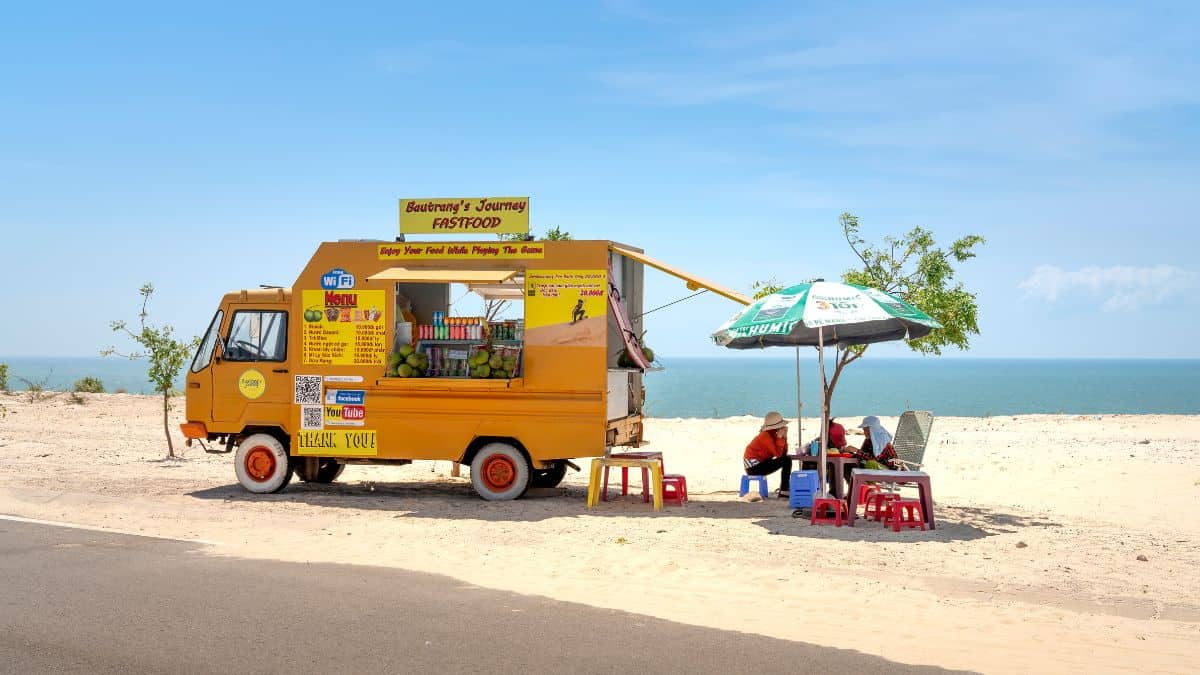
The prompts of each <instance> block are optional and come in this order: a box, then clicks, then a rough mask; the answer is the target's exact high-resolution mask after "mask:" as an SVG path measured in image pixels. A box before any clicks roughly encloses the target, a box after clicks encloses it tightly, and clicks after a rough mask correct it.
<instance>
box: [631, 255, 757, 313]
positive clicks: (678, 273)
mask: <svg viewBox="0 0 1200 675" xmlns="http://www.w3.org/2000/svg"><path fill="white" fill-rule="evenodd" d="M608 250H610V251H614V252H616V253H620V254H621V255H623V256H625V257H626V258H629V259H630V260H636V261H638V262H640V263H642V264H643V265H649V266H650V267H653V268H654V269H656V270H659V271H661V272H666V273H667V274H670V275H671V276H673V277H678V278H680V279H683V280H684V281H685V282H687V287H688V288H689V289H691V290H693V291H698V290H700V289H701V288H705V289H708V290H710V291H712V292H713V293H716V294H717V295H719V296H721V297H724V298H729V299H730V300H733V301H734V302H740V303H742V304H743V305H748V304H750V303H751V302H754V300H752V299H751V298H750V297H748V296H746V295H742V294H741V293H738V292H737V291H734V290H731V289H728V288H725V287H724V286H720V285H718V284H714V283H713V282H711V281H706V280H704V279H701V278H700V277H698V276H695V275H693V274H689V273H687V272H684V271H683V270H681V269H678V268H675V267H671V266H670V265H668V264H666V263H664V262H659V261H657V260H655V259H654V258H651V257H650V256H648V255H646V254H645V253H639V252H637V251H634V250H632V249H628V248H625V247H624V246H621V245H620V244H610V245H609V247H608Z"/></svg>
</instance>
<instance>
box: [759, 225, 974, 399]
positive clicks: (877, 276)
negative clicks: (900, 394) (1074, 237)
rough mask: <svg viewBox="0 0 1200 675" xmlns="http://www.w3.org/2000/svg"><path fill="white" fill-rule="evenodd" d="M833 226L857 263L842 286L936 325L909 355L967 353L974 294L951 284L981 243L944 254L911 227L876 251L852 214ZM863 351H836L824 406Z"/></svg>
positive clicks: (764, 288)
mask: <svg viewBox="0 0 1200 675" xmlns="http://www.w3.org/2000/svg"><path fill="white" fill-rule="evenodd" d="M838 222H839V223H840V224H841V226H842V234H843V235H844V236H845V237H846V243H847V244H849V245H850V250H851V251H853V252H854V255H855V256H857V257H858V259H859V262H861V263H862V267H856V268H852V269H848V270H846V271H845V272H844V273H843V274H842V281H844V282H846V283H848V284H857V285H859V286H869V287H871V288H877V289H879V290H882V291H887V292H888V293H891V294H893V295H895V296H897V297H899V298H901V299H903V300H905V301H906V302H909V303H911V304H912V305H914V306H915V307H917V309H920V310H921V311H923V312H925V313H926V314H928V315H929V316H931V317H933V318H934V319H935V320H937V322H938V323H940V324H942V327H941V328H939V329H935V330H933V331H932V332H931V333H930V334H929V335H927V336H925V337H923V338H920V339H917V340H909V341H908V346H909V348H910V349H912V350H913V351H915V352H920V353H922V354H932V355H935V356H936V355H939V354H941V353H942V350H943V349H944V348H946V347H956V348H958V349H967V348H968V347H969V346H970V342H971V336H972V335H978V334H979V324H978V314H979V307H978V305H977V304H976V302H975V294H974V293H971V292H969V291H967V290H966V289H965V288H964V287H963V285H962V283H961V282H959V281H958V280H957V279H956V278H955V264H956V263H961V262H965V261H967V260H970V259H971V258H974V257H975V247H976V246H978V245H980V244H983V243H984V239H983V237H980V236H978V235H974V234H971V235H967V236H965V237H962V238H960V239H956V240H955V241H954V242H953V243H951V244H950V246H949V247H948V248H939V247H938V246H937V242H936V241H935V240H934V238H933V233H932V232H930V231H929V230H926V229H924V228H921V227H914V228H913V229H911V230H909V232H908V233H907V234H905V235H904V236H903V237H901V238H899V239H897V238H896V237H892V236H887V237H884V238H883V245H882V246H876V245H873V244H870V243H868V242H867V241H866V240H865V239H863V237H862V235H861V234H860V228H859V223H858V217H857V216H855V215H854V214H851V213H843V214H842V215H841V216H840V217H839V218H838ZM753 289H754V298H755V299H756V300H757V299H759V298H762V297H764V296H767V295H770V294H771V293H776V292H778V291H780V290H782V287H781V286H780V284H779V283H778V282H777V281H776V280H775V279H774V278H771V279H768V280H767V281H757V282H755V283H754V285H753ZM867 347H868V345H859V346H851V347H839V348H838V358H837V363H836V365H835V367H834V371H833V376H832V377H831V378H830V379H829V381H828V383H827V384H826V389H825V405H826V406H828V405H829V403H830V401H831V400H832V399H833V392H834V389H836V388H837V383H838V380H839V378H841V375H842V371H843V370H844V369H845V368H846V366H848V365H850V364H851V363H853V362H855V361H857V360H858V359H860V358H862V356H863V355H864V354H865V353H866V351H867ZM826 409H828V408H826Z"/></svg>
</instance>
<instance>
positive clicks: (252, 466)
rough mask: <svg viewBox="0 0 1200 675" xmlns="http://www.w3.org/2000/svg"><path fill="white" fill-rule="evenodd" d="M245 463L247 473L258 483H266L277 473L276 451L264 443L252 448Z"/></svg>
mask: <svg viewBox="0 0 1200 675" xmlns="http://www.w3.org/2000/svg"><path fill="white" fill-rule="evenodd" d="M243 463H244V464H245V467H246V475H247V476H249V477H250V480H252V481H254V482H256V483H265V482H267V480H269V479H270V478H271V476H273V475H274V474H275V453H274V452H271V449H270V448H268V447H266V446H264V445H257V446H255V447H253V448H250V452H247V453H246V459H245V461H244V462H243Z"/></svg>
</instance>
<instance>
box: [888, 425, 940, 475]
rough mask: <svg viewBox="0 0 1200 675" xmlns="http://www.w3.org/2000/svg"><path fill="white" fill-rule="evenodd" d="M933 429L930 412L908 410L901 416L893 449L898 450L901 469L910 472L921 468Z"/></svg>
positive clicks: (897, 455) (893, 440) (897, 456)
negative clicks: (930, 432)
mask: <svg viewBox="0 0 1200 675" xmlns="http://www.w3.org/2000/svg"><path fill="white" fill-rule="evenodd" d="M932 428H933V413H931V412H929V411H928V410H906V411H905V412H904V413H903V414H902V415H900V419H899V421H897V422H896V435H895V436H894V437H893V438H892V447H893V448H894V449H895V450H896V461H897V462H899V463H900V466H901V467H903V468H904V469H906V470H909V471H916V470H917V469H920V468H921V466H922V465H923V462H924V461H925V447H926V446H927V445H929V431H930V429H932Z"/></svg>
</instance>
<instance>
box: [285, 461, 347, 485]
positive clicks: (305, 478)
mask: <svg viewBox="0 0 1200 675" xmlns="http://www.w3.org/2000/svg"><path fill="white" fill-rule="evenodd" d="M304 464H305V458H304V457H300V458H297V461H296V478H299V479H300V481H301V482H303V483H332V482H333V481H335V480H337V477H338V476H340V475H342V471H344V470H345V469H346V465H345V464H343V463H341V462H339V461H337V460H336V459H329V458H328V457H323V458H321V460H320V464H319V465H318V466H317V475H315V476H309V475H308V474H307V472H305V470H304Z"/></svg>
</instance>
